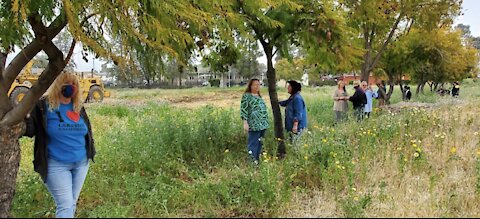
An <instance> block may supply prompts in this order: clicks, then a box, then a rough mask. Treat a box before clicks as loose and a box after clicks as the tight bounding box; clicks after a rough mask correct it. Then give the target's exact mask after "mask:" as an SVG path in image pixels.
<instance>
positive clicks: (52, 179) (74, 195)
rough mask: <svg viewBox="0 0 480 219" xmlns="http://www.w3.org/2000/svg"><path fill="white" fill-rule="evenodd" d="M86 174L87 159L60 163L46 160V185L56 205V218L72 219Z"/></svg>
mask: <svg viewBox="0 0 480 219" xmlns="http://www.w3.org/2000/svg"><path fill="white" fill-rule="evenodd" d="M87 173H88V159H85V160H83V161H80V162H76V163H62V162H58V161H56V160H54V159H51V158H50V159H48V175H47V181H46V185H47V188H48V191H50V193H51V194H52V196H53V199H54V200H55V204H56V205H57V213H56V217H57V218H74V217H75V210H76V207H77V201H78V197H79V196H80V191H81V190H82V186H83V183H84V182H85V178H86V177H87Z"/></svg>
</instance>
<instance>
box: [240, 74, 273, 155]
mask: <svg viewBox="0 0 480 219" xmlns="http://www.w3.org/2000/svg"><path fill="white" fill-rule="evenodd" d="M240 114H241V117H242V120H243V127H244V129H245V131H247V132H248V146H247V147H248V154H249V155H250V157H251V158H252V159H253V160H254V163H255V164H258V161H259V159H260V153H261V151H262V145H263V143H262V138H263V137H264V136H265V131H266V129H267V128H268V127H269V122H268V111H267V106H266V105H265V101H264V100H263V98H262V96H261V95H260V80H258V79H252V80H250V82H249V83H248V86H247V89H246V91H245V93H244V95H243V97H242V102H241V104H240Z"/></svg>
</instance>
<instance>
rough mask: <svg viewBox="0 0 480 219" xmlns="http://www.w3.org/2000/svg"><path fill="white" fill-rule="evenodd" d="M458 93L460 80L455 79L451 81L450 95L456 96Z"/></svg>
mask: <svg viewBox="0 0 480 219" xmlns="http://www.w3.org/2000/svg"><path fill="white" fill-rule="evenodd" d="M458 95H460V82H458V81H455V82H453V88H452V97H458Z"/></svg>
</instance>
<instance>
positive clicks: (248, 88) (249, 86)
mask: <svg viewBox="0 0 480 219" xmlns="http://www.w3.org/2000/svg"><path fill="white" fill-rule="evenodd" d="M255 81H258V82H260V80H258V79H256V78H253V79H251V80H250V81H249V82H248V84H247V89H246V90H245V93H250V94H251V93H252V85H253V82H255ZM258 96H262V95H260V90H258Z"/></svg>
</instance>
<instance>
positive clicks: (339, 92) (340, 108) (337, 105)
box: [333, 81, 349, 123]
mask: <svg viewBox="0 0 480 219" xmlns="http://www.w3.org/2000/svg"><path fill="white" fill-rule="evenodd" d="M348 98H349V96H348V93H347V90H346V88H345V82H343V81H339V82H338V87H337V89H336V90H335V93H334V94H333V111H334V112H335V121H336V123H339V122H341V121H343V120H344V119H345V117H346V115H347V111H348Z"/></svg>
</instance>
